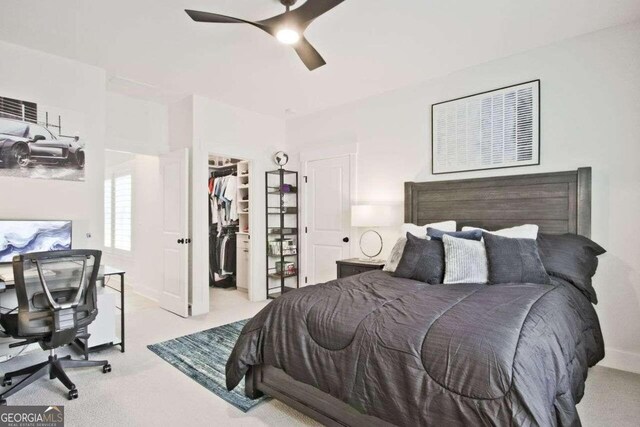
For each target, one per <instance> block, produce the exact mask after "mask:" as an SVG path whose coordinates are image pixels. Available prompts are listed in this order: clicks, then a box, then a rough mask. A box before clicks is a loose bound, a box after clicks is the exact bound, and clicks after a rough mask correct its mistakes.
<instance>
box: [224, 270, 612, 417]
mask: <svg viewBox="0 0 640 427" xmlns="http://www.w3.org/2000/svg"><path fill="white" fill-rule="evenodd" d="M603 357H604V346H603V342H602V335H601V331H600V326H599V323H598V318H597V316H596V313H595V311H594V309H593V307H592V305H591V304H590V303H589V301H588V300H587V298H585V296H584V295H583V294H581V293H580V291H578V290H577V289H576V288H575V287H574V286H572V285H571V284H569V283H568V282H564V281H562V280H558V279H553V280H552V283H551V284H550V285H534V284H523V283H515V284H501V285H478V284H456V285H427V284H425V283H422V282H417V281H414V280H410V279H401V278H394V277H391V276H390V275H389V274H388V273H385V272H382V271H374V272H369V273H365V274H361V275H357V276H351V277H348V278H345V279H340V280H335V281H331V282H328V283H326V284H322V285H316V286H310V287H306V288H302V289H299V290H297V291H294V292H289V293H287V294H285V295H284V296H282V297H280V298H279V299H277V300H275V301H273V302H272V303H271V304H269V305H268V306H267V307H265V308H264V309H263V310H262V311H261V312H260V313H258V314H257V315H256V316H255V317H254V318H253V319H252V320H251V321H250V322H249V323H248V324H247V325H246V326H245V328H244V330H243V331H242V334H241V336H240V338H239V339H238V342H237V343H236V346H235V348H234V350H233V353H232V354H231V357H230V358H229V361H228V362H227V369H226V373H227V387H228V388H229V389H232V388H234V387H235V386H236V385H237V384H238V383H239V382H240V381H241V380H242V378H243V377H244V375H245V374H246V372H247V370H248V368H249V367H250V366H252V365H260V364H267V365H272V366H275V367H277V368H280V369H282V370H284V371H285V372H286V373H287V374H288V375H290V376H291V377H293V378H294V379H296V380H298V381H301V382H303V383H306V384H310V385H312V386H314V387H316V388H318V389H320V390H322V391H324V392H326V393H329V394H331V395H332V396H334V397H336V398H338V399H341V400H342V401H344V402H346V403H348V404H349V405H351V406H352V407H354V408H356V409H357V410H359V411H361V412H363V413H366V414H368V415H372V416H376V417H378V418H381V419H383V420H385V421H388V422H391V423H393V424H397V425H406V426H415V425H447V426H449V425H478V424H489V425H519V426H522V425H542V426H549V425H563V426H570V425H579V424H580V420H579V418H578V413H577V411H576V407H575V405H576V404H577V403H578V402H579V401H580V399H581V398H582V395H583V392H584V380H585V378H586V375H587V369H588V367H590V366H592V365H594V364H596V363H597V362H598V361H599V360H601V359H602V358H603Z"/></svg>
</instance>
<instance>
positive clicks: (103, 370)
mask: <svg viewBox="0 0 640 427" xmlns="http://www.w3.org/2000/svg"><path fill="white" fill-rule="evenodd" d="M107 372H111V365H109V364H106V365H104V366H103V367H102V373H103V374H106V373H107Z"/></svg>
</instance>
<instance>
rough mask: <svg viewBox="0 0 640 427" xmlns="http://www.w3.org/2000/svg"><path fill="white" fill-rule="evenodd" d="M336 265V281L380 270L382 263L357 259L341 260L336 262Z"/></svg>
mask: <svg viewBox="0 0 640 427" xmlns="http://www.w3.org/2000/svg"><path fill="white" fill-rule="evenodd" d="M336 264H337V265H338V279H341V278H343V277H349V276H353V275H356V274H360V273H364V272H366V271H372V270H382V268H383V267H384V262H383V261H366V260H361V259H359V258H351V259H343V260H339V261H336Z"/></svg>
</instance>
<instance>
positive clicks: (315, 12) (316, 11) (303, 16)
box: [291, 0, 344, 25]
mask: <svg viewBox="0 0 640 427" xmlns="http://www.w3.org/2000/svg"><path fill="white" fill-rule="evenodd" d="M343 1H344V0H307V1H306V2H305V3H304V4H303V5H302V6H300V7H299V8H297V9H295V10H293V11H291V14H292V15H294V16H295V19H296V20H297V21H298V22H300V23H304V24H307V25H308V24H310V23H311V21H313V20H314V19H316V18H317V17H318V16H320V15H323V14H325V13H326V12H328V11H330V10H331V9H333V8H334V7H336V6H337V5H339V4H340V3H342V2H343Z"/></svg>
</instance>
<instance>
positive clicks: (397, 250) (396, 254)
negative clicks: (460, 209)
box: [382, 221, 456, 273]
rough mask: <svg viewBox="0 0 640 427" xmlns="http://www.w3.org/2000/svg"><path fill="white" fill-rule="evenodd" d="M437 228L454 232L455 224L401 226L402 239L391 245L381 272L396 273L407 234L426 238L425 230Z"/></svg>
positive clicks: (439, 223)
mask: <svg viewBox="0 0 640 427" xmlns="http://www.w3.org/2000/svg"><path fill="white" fill-rule="evenodd" d="M429 227H432V228H437V229H439V230H444V231H456V222H455V221H444V222H436V223H433V224H427V225H423V226H418V225H415V224H403V225H402V227H400V229H401V232H402V237H400V238H399V239H398V240H397V241H396V244H395V245H393V249H391V254H390V255H389V258H388V259H387V262H386V263H385V264H384V268H383V269H382V271H387V272H389V273H393V272H394V271H396V268H397V267H398V263H399V262H400V258H402V253H403V252H404V246H405V244H406V243H407V238H406V237H404V236H405V235H406V234H407V233H411V234H412V235H414V236H416V237H420V238H422V239H426V238H427V228H429Z"/></svg>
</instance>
